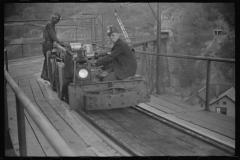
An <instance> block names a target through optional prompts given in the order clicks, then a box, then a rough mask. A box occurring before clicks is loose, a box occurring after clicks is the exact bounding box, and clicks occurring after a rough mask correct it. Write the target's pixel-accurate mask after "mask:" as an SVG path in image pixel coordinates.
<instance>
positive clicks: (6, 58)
mask: <svg viewBox="0 0 240 160" xmlns="http://www.w3.org/2000/svg"><path fill="white" fill-rule="evenodd" d="M4 54H5V64H6V70H7V71H8V53H7V50H6V49H4Z"/></svg>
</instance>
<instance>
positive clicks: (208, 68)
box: [205, 60, 211, 111]
mask: <svg viewBox="0 0 240 160" xmlns="http://www.w3.org/2000/svg"><path fill="white" fill-rule="evenodd" d="M210 76H211V61H210V60H207V79H206V102H205V110H206V111H209V92H210V90H209V87H210Z"/></svg>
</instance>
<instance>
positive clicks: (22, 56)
mask: <svg viewBox="0 0 240 160" xmlns="http://www.w3.org/2000/svg"><path fill="white" fill-rule="evenodd" d="M22 58H23V43H22Z"/></svg>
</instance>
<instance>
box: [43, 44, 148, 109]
mask: <svg viewBox="0 0 240 160" xmlns="http://www.w3.org/2000/svg"><path fill="white" fill-rule="evenodd" d="M92 49H93V48H92V44H85V45H81V44H80V43H72V44H71V43H70V46H67V47H62V46H60V45H58V44H56V43H55V44H54V49H53V51H52V52H48V53H47V66H48V73H49V74H48V76H49V81H50V83H51V88H52V89H53V90H54V91H56V92H57V93H58V97H59V98H60V99H61V100H62V99H64V97H68V98H67V99H69V106H70V109H73V110H105V109H112V108H123V107H130V106H134V105H136V104H139V103H143V102H149V101H150V95H149V94H148V91H147V84H146V81H145V79H144V78H143V77H141V76H137V75H136V76H134V77H129V78H127V79H124V80H115V81H100V78H99V77H98V75H99V73H101V71H102V69H101V67H96V66H91V63H90V61H91V59H96V58H99V57H102V56H103V55H104V54H103V53H104V52H102V53H98V52H95V51H93V50H92ZM105 53H106V52H105Z"/></svg>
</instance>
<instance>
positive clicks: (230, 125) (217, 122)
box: [184, 111, 235, 132]
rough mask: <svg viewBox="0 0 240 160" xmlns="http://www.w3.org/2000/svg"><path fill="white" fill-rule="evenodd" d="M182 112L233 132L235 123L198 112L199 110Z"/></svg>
mask: <svg viewBox="0 0 240 160" xmlns="http://www.w3.org/2000/svg"><path fill="white" fill-rule="evenodd" d="M184 114H186V115H189V116H192V117H195V118H197V119H200V120H202V121H205V122H208V123H211V124H214V125H216V126H219V127H222V128H225V129H228V130H230V131H233V132H235V124H233V123H229V122H226V121H223V120H221V119H217V118H215V117H211V116H208V115H206V114H203V113H199V111H194V112H186V113H184Z"/></svg>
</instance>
